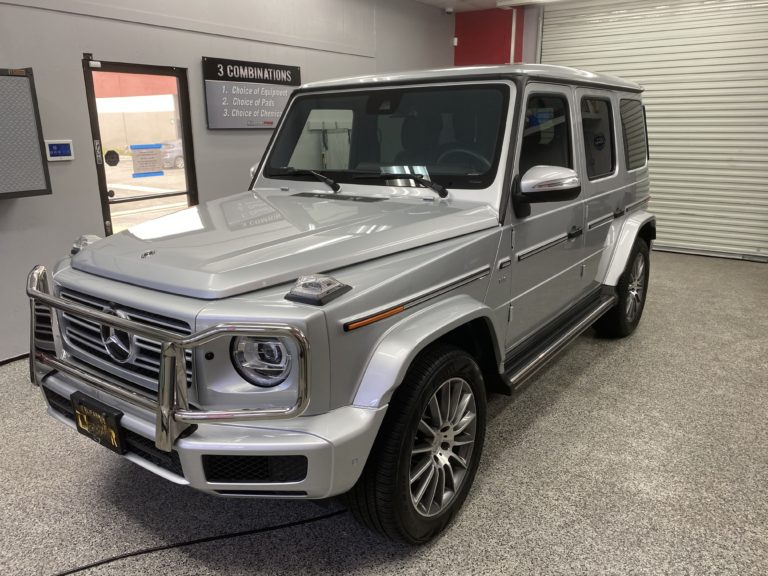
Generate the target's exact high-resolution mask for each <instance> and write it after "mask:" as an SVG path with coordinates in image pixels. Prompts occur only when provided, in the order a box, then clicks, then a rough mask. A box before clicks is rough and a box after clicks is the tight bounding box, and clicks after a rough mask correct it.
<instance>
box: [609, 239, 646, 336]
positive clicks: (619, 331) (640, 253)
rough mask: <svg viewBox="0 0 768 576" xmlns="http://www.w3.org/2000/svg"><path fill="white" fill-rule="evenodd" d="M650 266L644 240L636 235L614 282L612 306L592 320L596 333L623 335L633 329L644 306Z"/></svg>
mask: <svg viewBox="0 0 768 576" xmlns="http://www.w3.org/2000/svg"><path fill="white" fill-rule="evenodd" d="M650 270H651V265H650V254H649V250H648V244H646V242H645V240H643V239H642V238H638V239H637V240H635V244H634V246H633V247H632V252H630V254H629V259H628V260H627V267H626V268H625V269H624V272H622V274H621V277H620V278H619V282H618V284H617V285H616V294H617V296H618V301H617V303H616V306H614V307H613V308H611V309H610V310H609V311H608V312H607V313H606V314H605V315H604V316H603V317H602V318H600V319H599V320H598V321H597V322H596V323H595V329H596V330H597V333H598V334H600V335H601V336H608V337H614V338H623V337H625V336H629V335H630V334H632V332H634V331H635V328H637V325H638V324H639V323H640V317H641V316H642V315H643V309H644V308H645V298H646V296H647V295H648V280H649V279H650Z"/></svg>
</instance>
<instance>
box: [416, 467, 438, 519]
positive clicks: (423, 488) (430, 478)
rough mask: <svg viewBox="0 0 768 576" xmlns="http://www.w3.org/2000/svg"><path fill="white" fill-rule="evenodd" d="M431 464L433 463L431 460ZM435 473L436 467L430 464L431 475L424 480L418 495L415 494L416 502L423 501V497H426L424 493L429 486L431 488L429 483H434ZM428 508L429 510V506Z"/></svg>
mask: <svg viewBox="0 0 768 576" xmlns="http://www.w3.org/2000/svg"><path fill="white" fill-rule="evenodd" d="M430 464H432V463H431V462H430ZM434 475H435V467H434V466H430V468H429V475H428V476H427V477H426V478H425V479H424V482H423V483H422V484H421V486H420V487H419V490H418V492H416V496H414V500H415V501H416V504H419V503H421V500H422V498H424V493H425V492H426V491H427V488H429V485H430V484H431V483H432V477H433V476H434ZM427 510H429V507H427Z"/></svg>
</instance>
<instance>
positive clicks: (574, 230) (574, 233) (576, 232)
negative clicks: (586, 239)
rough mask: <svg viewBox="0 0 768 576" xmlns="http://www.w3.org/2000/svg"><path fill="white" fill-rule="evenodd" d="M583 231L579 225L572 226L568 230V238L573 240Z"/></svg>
mask: <svg viewBox="0 0 768 576" xmlns="http://www.w3.org/2000/svg"><path fill="white" fill-rule="evenodd" d="M583 233H584V229H583V228H580V227H579V226H573V227H572V228H571V229H570V230H569V231H568V240H573V239H574V238H578V237H579V236H581V235H582V234H583Z"/></svg>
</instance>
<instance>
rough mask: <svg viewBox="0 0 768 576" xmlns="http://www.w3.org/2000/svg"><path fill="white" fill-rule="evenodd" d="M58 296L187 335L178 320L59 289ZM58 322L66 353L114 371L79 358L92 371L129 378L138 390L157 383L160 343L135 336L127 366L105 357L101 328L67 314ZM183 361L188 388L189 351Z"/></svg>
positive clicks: (190, 353)
mask: <svg viewBox="0 0 768 576" xmlns="http://www.w3.org/2000/svg"><path fill="white" fill-rule="evenodd" d="M59 295H60V296H61V297H62V298H64V299H67V300H71V301H73V302H77V303H79V304H82V305H85V306H88V307H89V308H94V309H96V310H104V309H105V308H106V307H108V306H113V307H116V308H119V310H120V311H121V312H123V313H124V314H125V315H126V316H127V317H128V318H129V319H130V320H133V321H134V322H139V323H141V324H145V325H148V326H152V327H156V328H161V329H170V330H172V331H174V332H177V333H179V334H182V335H189V334H191V330H190V327H189V325H188V324H186V323H185V322H184V321H182V320H177V319H174V318H168V317H165V316H161V315H159V314H155V313H152V312H146V311H142V310H136V309H135V308H132V307H129V306H122V305H120V304H119V303H116V304H114V303H112V302H110V301H108V300H104V299H102V298H98V297H96V296H91V295H89V294H83V293H81V292H77V291H75V290H71V289H69V288H63V287H62V288H61V289H60V292H59ZM60 318H61V320H62V322H61V323H62V332H63V335H64V338H65V344H66V345H67V346H68V347H69V348H70V349H71V350H70V351H71V352H72V353H74V354H77V353H78V352H80V353H84V354H87V355H89V356H90V357H95V358H97V359H99V360H100V361H101V362H104V363H106V364H107V365H108V366H113V367H114V368H109V367H107V368H104V367H103V365H99V366H96V365H94V362H93V361H92V360H89V358H88V357H85V358H81V360H82V361H85V362H88V363H89V364H90V365H91V367H92V368H96V369H98V370H103V371H104V372H106V373H109V374H111V375H113V376H118V377H122V378H130V379H131V380H132V381H134V380H135V384H138V385H139V386H142V387H148V386H149V384H150V383H151V382H154V383H155V384H156V383H157V381H158V380H159V378H160V364H161V343H160V342H158V341H155V340H152V339H150V338H146V337H143V336H135V337H134V342H135V344H136V353H135V356H134V357H133V358H132V359H129V360H128V361H127V362H124V363H120V362H117V361H115V360H114V359H113V358H112V357H111V356H109V353H108V351H107V348H106V347H105V346H104V344H103V342H102V334H101V325H100V324H99V323H97V322H94V321H92V320H87V319H85V318H82V317H79V316H77V315H73V314H70V313H68V312H66V313H61V315H60ZM185 358H186V367H185V368H186V374H187V382H188V383H189V384H190V385H191V383H192V372H193V371H192V351H191V350H186V351H185ZM131 375H133V376H131Z"/></svg>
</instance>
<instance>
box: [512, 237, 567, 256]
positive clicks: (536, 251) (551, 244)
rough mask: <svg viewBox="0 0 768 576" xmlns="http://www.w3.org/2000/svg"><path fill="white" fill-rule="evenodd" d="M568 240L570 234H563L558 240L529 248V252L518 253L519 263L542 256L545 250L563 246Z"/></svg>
mask: <svg viewBox="0 0 768 576" xmlns="http://www.w3.org/2000/svg"><path fill="white" fill-rule="evenodd" d="M567 240H568V234H563V235H562V236H558V237H557V238H554V239H552V240H547V241H546V242H544V243H542V244H539V245H538V246H534V247H533V248H528V249H527V250H523V251H522V252H518V253H517V260H518V262H520V261H522V260H525V259H526V258H530V257H531V256H536V254H540V253H541V252H544V250H548V249H549V248H552V247H554V246H557V245H558V244H562V243H563V242H566V241H567Z"/></svg>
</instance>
